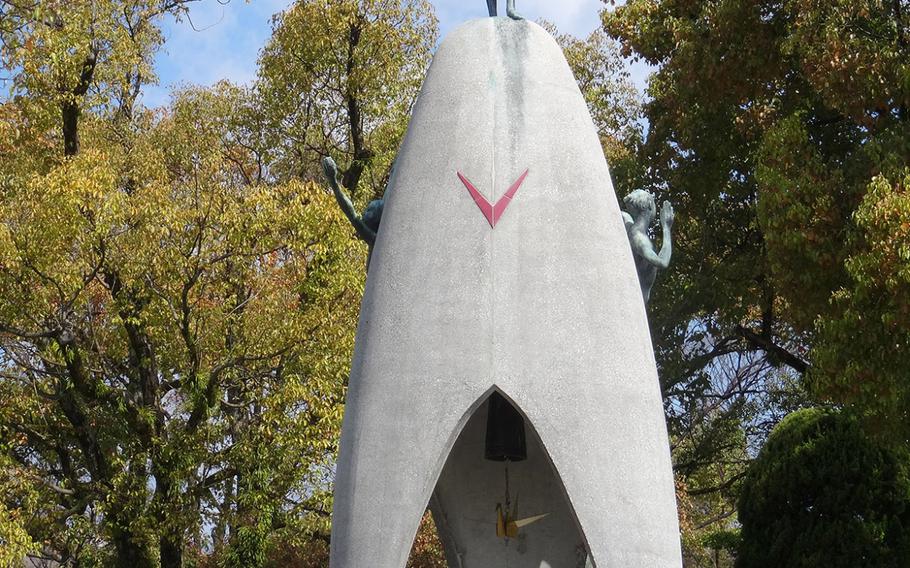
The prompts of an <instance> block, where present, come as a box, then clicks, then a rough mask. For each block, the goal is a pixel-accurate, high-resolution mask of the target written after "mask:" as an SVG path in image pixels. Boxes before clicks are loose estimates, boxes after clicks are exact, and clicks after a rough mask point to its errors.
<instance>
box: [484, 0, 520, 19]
mask: <svg viewBox="0 0 910 568" xmlns="http://www.w3.org/2000/svg"><path fill="white" fill-rule="evenodd" d="M487 10H489V11H490V16H491V17H496V0H487ZM506 14H507V15H508V16H509V17H510V18H512V19H513V20H524V17H523V16H522V15H521V14H519V13H518V12H516V11H515V0H507V1H506Z"/></svg>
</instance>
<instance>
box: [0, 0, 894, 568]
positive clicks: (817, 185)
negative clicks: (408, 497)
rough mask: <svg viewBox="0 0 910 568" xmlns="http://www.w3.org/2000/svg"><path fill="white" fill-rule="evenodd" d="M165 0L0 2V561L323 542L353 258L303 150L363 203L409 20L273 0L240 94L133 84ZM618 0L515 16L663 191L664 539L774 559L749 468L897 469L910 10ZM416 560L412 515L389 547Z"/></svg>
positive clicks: (402, 122) (625, 171)
mask: <svg viewBox="0 0 910 568" xmlns="http://www.w3.org/2000/svg"><path fill="white" fill-rule="evenodd" d="M192 1H193V0H97V1H93V2H66V1H63V0H0V64H2V66H3V69H4V72H5V73H6V74H7V75H8V76H9V77H10V78H11V85H12V92H11V94H10V96H9V97H8V98H7V99H5V101H4V102H3V103H2V104H0V172H2V173H0V565H4V566H5V565H16V564H18V561H19V559H21V558H22V556H23V555H24V554H26V553H28V554H30V555H32V556H33V558H43V559H48V560H52V561H55V562H59V563H61V564H64V565H67V566H101V565H118V566H122V565H127V564H129V565H136V566H165V567H176V566H200V567H215V566H287V565H293V566H305V567H306V566H312V567H316V566H325V565H326V564H327V554H328V543H329V540H330V538H331V527H330V524H329V515H330V511H331V493H330V490H331V483H332V477H333V465H334V455H335V451H336V446H337V439H338V433H339V428H340V419H341V415H342V408H343V400H344V393H345V387H346V380H347V372H348V362H349V361H350V357H351V351H352V348H353V333H354V328H355V325H356V320H357V308H358V305H359V299H360V294H361V292H362V287H363V264H364V260H365V253H366V251H365V247H364V246H363V245H362V244H361V243H359V242H358V241H356V240H355V238H354V234H353V232H352V231H351V229H350V227H349V226H348V225H347V224H346V221H345V220H344V218H343V217H342V216H341V215H340V214H339V212H338V211H337V209H336V206H335V204H334V202H333V198H332V196H331V194H330V193H329V192H328V191H327V190H326V189H325V188H323V187H322V185H321V172H320V171H319V161H320V158H321V157H322V156H324V155H331V156H333V157H334V158H335V159H336V161H338V163H339V164H340V166H341V170H342V177H343V179H342V181H343V184H344V185H345V187H346V189H347V190H348V192H349V193H350V194H351V195H352V196H353V198H354V200H355V201H356V202H357V204H358V205H359V206H360V207H363V206H364V205H365V204H366V203H367V202H369V201H370V200H371V199H374V198H376V197H379V196H380V195H381V194H382V193H383V191H384V188H385V185H386V182H387V180H388V177H389V173H390V170H391V168H392V165H393V163H394V159H395V153H396V151H397V148H398V146H399V144H400V141H401V138H402V136H403V135H404V132H405V129H406V127H407V120H408V117H409V115H410V111H411V107H412V105H413V103H414V100H415V97H416V95H417V92H418V89H419V87H420V84H421V81H422V79H423V75H424V72H425V69H426V67H427V65H428V64H429V61H430V58H431V56H432V53H433V51H434V49H435V47H436V45H437V42H438V39H439V38H438V33H437V22H436V18H435V16H434V12H433V8H432V6H431V5H430V4H429V3H428V2H427V1H426V0H297V1H296V2H294V3H293V4H292V5H291V6H290V7H289V8H288V9H287V10H286V11H284V12H281V13H280V14H277V15H276V16H275V18H274V20H273V34H272V38H271V39H270V41H269V42H268V43H267V45H266V46H265V47H264V49H263V51H262V52H261V58H260V64H259V73H258V76H257V78H256V80H255V81H254V82H253V83H252V84H251V85H249V86H243V87H241V86H236V85H231V84H228V83H221V84H218V85H216V86H214V87H211V88H192V87H188V88H183V89H181V90H178V91H176V92H175V93H174V95H173V97H172V100H171V102H170V104H169V105H167V106H166V107H163V108H155V109H149V108H145V107H143V106H142V105H141V104H140V102H139V101H141V94H142V93H143V89H144V88H145V87H146V86H147V85H149V84H150V83H153V82H154V81H155V80H156V78H155V69H154V65H153V63H152V62H153V59H154V56H155V55H156V54H157V53H158V52H159V51H160V49H161V48H162V45H163V42H164V36H163V35H162V33H161V29H160V25H161V21H162V18H163V17H165V16H168V15H169V16H172V17H176V18H177V19H178V20H181V19H185V18H186V17H187V14H188V12H187V6H188V4H190V3H191V2H192ZM613 4H614V3H613V2H605V7H604V11H603V12H602V22H600V23H601V24H602V26H598V27H599V28H601V29H597V30H596V31H595V32H593V33H592V34H591V35H590V36H588V37H586V38H576V37H573V36H571V35H567V34H562V33H560V32H559V31H558V30H557V29H556V28H555V27H554V26H552V25H551V24H548V23H546V22H543V25H544V26H545V27H546V28H547V29H548V30H549V31H550V32H551V33H552V34H553V35H554V37H555V38H556V40H557V42H558V43H559V44H560V46H561V47H562V48H563V50H564V52H565V54H566V58H567V60H568V62H569V64H570V66H571V68H572V70H573V72H574V73H575V75H576V78H577V79H578V83H579V88H580V89H581V92H582V94H583V95H584V97H585V100H586V101H587V103H588V106H589V109H590V110H591V114H592V118H593V119H594V123H595V125H596V127H597V129H598V131H599V133H600V138H601V142H602V145H603V147H604V152H605V154H606V155H607V158H608V160H609V162H610V165H611V170H612V173H613V177H614V183H615V186H616V188H617V193H618V194H619V197H622V196H623V195H625V194H626V193H628V192H630V191H631V190H633V189H639V188H641V189H648V190H650V191H652V192H653V193H655V194H656V196H657V197H658V199H665V198H667V199H670V200H671V201H673V203H674V204H675V206H676V208H677V212H678V215H677V223H676V231H677V235H676V237H677V243H678V244H677V247H676V257H675V259H674V263H673V267H672V268H671V270H669V271H667V272H666V273H665V274H663V275H662V276H661V278H660V280H659V283H658V286H657V287H656V288H655V291H654V294H653V296H652V302H651V305H650V310H649V311H650V318H651V327H652V332H653V336H654V346H655V352H656V355H657V359H658V364H659V367H660V375H661V380H662V389H663V393H664V397H665V411H666V415H667V420H668V427H669V430H670V435H671V443H672V451H673V460H674V467H675V471H676V476H677V497H678V501H679V509H680V525H681V528H682V538H683V544H684V552H685V563H686V565H687V566H699V567H701V566H706V567H708V566H710V567H714V568H718V567H720V566H733V564H734V562H737V556H738V557H739V560H738V561H739V562H740V563H741V564H740V565H743V566H746V565H773V564H774V563H775V562H777V561H776V560H775V561H773V562H772V561H771V560H768V558H770V557H768V556H762V555H766V554H770V552H769V551H770V550H771V548H769V547H768V546H766V545H764V544H763V545H754V543H755V542H757V541H755V535H757V534H761V535H766V536H768V535H770V536H768V538H772V537H774V536H773V535H775V534H776V535H778V536H777V537H774V538H784V537H782V536H780V535H786V534H787V532H788V530H790V529H788V528H786V527H784V528H781V524H780V523H779V522H778V521H779V519H777V518H774V515H763V514H761V513H760V509H761V506H762V505H763V504H767V502H766V501H763V500H762V498H761V497H760V496H757V495H756V494H755V491H756V490H755V489H754V487H757V486H758V485H760V484H761V483H771V482H769V481H767V480H768V479H772V478H773V479H778V478H774V477H773V475H772V474H771V473H769V470H768V467H769V466H768V465H767V464H768V463H803V462H800V461H799V460H801V459H806V456H810V455H812V456H814V455H815V454H812V452H813V451H816V450H818V448H822V447H824V448H827V449H826V450H825V452H824V453H825V456H820V457H818V459H817V460H816V459H814V458H813V460H812V465H817V466H818V467H822V466H823V465H824V463H826V462H824V461H823V459H822V457H830V456H832V455H838V456H840V461H839V462H836V463H829V464H828V466H825V467H829V469H826V470H825V471H827V472H829V473H831V475H830V476H829V477H824V476H815V477H812V478H800V479H802V481H803V482H804V484H803V485H800V486H799V492H800V494H802V495H810V494H813V493H812V492H813V491H822V490H823V489H828V488H831V487H835V486H836V482H837V480H836V479H834V477H835V475H834V474H835V473H838V472H840V473H844V474H846V473H848V472H849V471H852V470H850V469H849V468H847V466H846V465H845V464H866V463H872V464H873V465H874V467H872V466H870V467H872V469H871V470H870V471H871V472H872V473H873V474H870V475H867V476H864V478H863V479H862V480H861V481H862V482H863V483H865V484H867V487H868V492H867V493H864V495H888V496H889V497H888V498H889V499H890V498H891V497H894V496H895V495H897V493H900V492H901V491H903V489H899V488H900V487H903V485H901V483H903V481H905V472H904V473H900V472H902V471H903V470H902V469H901V467H903V466H900V467H898V466H897V465H895V466H894V468H892V469H891V470H888V471H891V472H892V473H894V475H891V474H890V473H888V475H891V476H890V477H888V475H885V473H887V472H886V469H887V468H885V466H884V465H882V466H881V467H879V465H881V464H884V463H885V462H886V461H887V463H889V464H897V463H899V462H900V460H899V459H898V458H894V459H892V458H890V457H887V456H900V455H903V454H902V453H901V452H902V451H903V450H904V449H905V446H906V443H907V442H906V440H907V435H908V433H910V431H908V429H907V424H910V421H908V418H910V416H908V412H910V386H908V381H907V372H906V369H907V368H910V360H908V355H907V353H908V350H907V345H908V343H910V304H908V300H907V298H910V294H908V291H910V290H908V282H910V197H908V191H910V190H908V188H910V126H908V124H910V120H908V110H907V109H908V106H910V66H908V61H910V57H908V55H910V54H908V46H907V42H908V37H910V36H908V33H910V16H908V12H910V3H908V2H907V0H860V1H853V0H833V1H830V0H825V1H822V0H707V1H699V2H696V1H692V0H628V1H627V2H625V3H624V4H623V5H622V6H619V7H616V6H614V5H613ZM624 56H629V57H634V58H639V59H641V60H644V61H645V62H647V63H649V64H650V65H652V66H653V68H654V69H655V72H654V74H653V75H652V77H651V79H650V82H649V88H648V92H647V94H646V95H645V96H642V94H641V93H638V92H636V89H635V87H634V86H633V85H632V83H631V81H630V78H629V74H628V71H627V66H626V65H625V62H624V61H623V57H624ZM819 405H824V406H836V407H838V408H840V409H841V410H839V411H837V412H834V411H831V410H826V409H823V410H811V411H808V412H800V413H798V414H796V416H794V417H792V418H791V419H788V420H787V421H786V422H785V423H784V424H783V425H782V426H781V427H780V428H779V429H778V430H775V434H774V436H772V438H771V442H770V443H769V445H768V446H767V447H766V448H765V450H762V448H763V447H764V446H765V441H766V439H767V438H768V436H769V433H770V432H771V431H772V429H773V428H774V427H775V426H776V425H777V424H778V423H779V422H780V421H781V420H782V419H783V418H784V417H785V416H787V415H788V414H790V413H791V412H793V411H795V410H798V409H800V408H803V407H807V406H819ZM831 424H837V426H831ZM829 426H830V428H829ZM866 437H870V438H872V441H867V440H866ZM775 440H777V441H776V442H775ZM800 440H802V441H800ZM807 440H808V441H807ZM826 444H827V445H826ZM819 451H820V450H819ZM807 452H808V453H807ZM838 452H840V453H838ZM756 456H760V457H759V459H758V461H757V462H756V463H755V464H753V462H754V460H755V458H756ZM769 456H771V457H769ZM794 460H795V461H794ZM870 460H871V461H870ZM875 460H879V461H875ZM882 460H885V461H882ZM888 460H891V461H888ZM900 463H903V462H900ZM875 464H878V465H875ZM807 467H808V466H807ZM888 467H891V466H888ZM839 468H842V469H839ZM775 471H776V470H775ZM778 473H779V472H778ZM879 473H881V474H882V475H878V474H879ZM902 476H903V477H902ZM787 479H790V480H791V481H792V479H793V477H792V476H791V477H790V478H787ZM902 480H903V481H902ZM787 483H789V482H777V481H775V482H774V483H773V485H774V487H773V489H774V490H780V491H785V490H788V489H787V488H788V487H789V489H791V490H793V491H796V490H795V489H793V487H794V486H793V485H792V484H791V485H787ZM858 483H859V481H858ZM750 484H751V485H750ZM889 488H890V489H889ZM888 491H891V493H888ZM762 492H763V494H765V493H766V494H768V495H770V494H772V489H768V490H767V492H765V491H764V490H762ZM895 492H897V493H895ZM900 494H901V495H903V493H900ZM779 496H785V494H784V493H780V494H779ZM898 497H899V496H898ZM781 498H782V499H783V498H785V497H781ZM901 498H903V497H901ZM892 501H893V502H899V501H900V500H899V499H897V501H894V500H892ZM892 501H888V502H889V503H891V502H892ZM870 503H872V504H870V505H868V508H869V511H870V514H869V518H872V517H874V513H882V514H884V512H885V509H886V508H887V507H886V506H885V505H882V504H881V503H884V501H881V502H879V501H870ZM888 507H890V505H888ZM901 510H902V509H901ZM756 511H759V512H758V513H756ZM794 514H796V515H797V517H798V516H799V514H803V515H804V514H805V510H803V511H802V513H800V511H794ZM888 514H889V515H890V514H891V513H888ZM903 514H904V513H901V512H900V511H898V510H897V509H894V511H893V515H892V516H891V517H888V518H889V519H901V521H900V522H904V521H903V520H902V519H903V518H904V517H902V516H901V515H903ZM888 522H891V521H888ZM740 523H742V533H740ZM889 526H890V525H889ZM819 530H821V529H819ZM889 530H890V529H889ZM883 531H884V529H883ZM791 532H792V531H791ZM884 532H887V531H884ZM884 532H882V531H879V533H880V534H884ZM879 533H876V534H879ZM830 534H844V533H837V532H836V531H835V532H832V533H830ZM873 540H874V539H873ZM879 541H880V542H884V541H883V540H881V539H879ZM763 542H764V541H763ZM824 542H825V541H824V540H818V541H816V544H814V545H812V546H815V547H816V548H819V547H820V546H821V547H824V546H827V545H824V544H822V545H819V544H817V543H824ZM877 542H878V541H877ZM895 542H897V541H888V544H887V546H889V547H897V548H894V549H895V550H897V549H900V546H903V545H901V544H899V543H898V544H895ZM800 546H805V547H808V548H804V549H800V550H801V552H800V554H803V555H806V556H807V557H811V555H812V554H814V552H812V550H810V548H811V547H810V546H809V544H805V543H804V544H800ZM813 550H815V549H813ZM901 550H902V549H901ZM816 552H817V551H816ZM822 552H823V551H822ZM750 559H751V560H750ZM756 559H758V560H756ZM750 561H754V562H757V564H754V563H753V564H748V562H750ZM762 562H764V564H762ZM780 562H783V560H781V561H780ZM442 565H444V561H443V559H442V552H441V549H440V546H439V543H438V540H437V539H436V538H435V531H434V528H433V524H432V520H431V519H429V517H427V518H426V519H425V520H424V523H423V525H422V526H421V529H420V532H419V534H418V536H417V539H416V540H415V545H414V551H413V554H412V558H411V563H410V566H413V567H414V568H428V567H431V566H442Z"/></svg>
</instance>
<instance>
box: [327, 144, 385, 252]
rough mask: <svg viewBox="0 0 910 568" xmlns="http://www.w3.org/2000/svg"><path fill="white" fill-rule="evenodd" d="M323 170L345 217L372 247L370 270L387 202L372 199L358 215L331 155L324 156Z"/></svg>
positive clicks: (358, 234)
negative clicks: (340, 181)
mask: <svg viewBox="0 0 910 568" xmlns="http://www.w3.org/2000/svg"><path fill="white" fill-rule="evenodd" d="M322 171H323V173H325V177H326V180H327V181H328V182H329V187H331V188H332V193H334V194H335V201H337V202H338V206H339V207H341V210H342V211H343V212H344V215H345V217H347V218H348V221H350V222H351V225H352V226H353V227H354V230H355V231H356V232H357V236H358V237H360V239H361V240H362V241H363V242H365V243H366V244H367V246H368V247H369V248H370V253H369V255H370V256H368V257H367V270H369V269H370V257H372V255H373V245H375V244H376V234H377V233H378V232H379V225H380V223H381V222H382V209H383V207H384V206H385V202H384V201H383V200H382V199H376V200H374V201H371V202H370V204H369V205H367V208H366V209H364V211H363V214H362V215H358V214H357V210H356V209H355V208H354V204H353V203H351V199H350V198H349V197H348V196H347V194H345V192H344V190H343V189H341V184H339V183H338V166H337V165H336V164H335V160H333V159H332V158H330V157H325V158H323V159H322Z"/></svg>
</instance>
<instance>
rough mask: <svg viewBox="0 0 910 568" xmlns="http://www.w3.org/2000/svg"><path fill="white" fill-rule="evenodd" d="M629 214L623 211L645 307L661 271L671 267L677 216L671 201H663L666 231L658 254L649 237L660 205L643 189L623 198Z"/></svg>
mask: <svg viewBox="0 0 910 568" xmlns="http://www.w3.org/2000/svg"><path fill="white" fill-rule="evenodd" d="M623 205H625V207H626V210H627V211H628V213H626V212H623V218H624V219H625V223H626V231H627V232H628V235H629V244H630V245H631V247H632V256H633V257H634V258H635V269H636V270H637V271H638V282H639V284H640V285H641V295H642V297H643V298H644V300H645V304H647V303H648V300H649V299H650V298H651V288H652V287H653V286H654V280H655V279H656V278H657V271H658V269H666V268H667V267H668V266H670V257H671V256H672V255H673V236H672V229H673V221H674V217H675V214H674V213H673V206H672V205H670V202H669V201H664V204H663V207H662V208H661V210H660V224H661V227H662V228H663V244H662V245H661V247H660V252H655V250H654V245H652V244H651V239H650V238H649V237H648V229H649V228H650V226H651V221H653V220H654V216H655V215H656V214H657V204H656V203H655V202H654V196H653V195H651V194H650V193H648V192H647V191H644V190H642V189H637V190H635V191H633V192H632V193H630V194H629V195H627V196H626V197H625V199H623Z"/></svg>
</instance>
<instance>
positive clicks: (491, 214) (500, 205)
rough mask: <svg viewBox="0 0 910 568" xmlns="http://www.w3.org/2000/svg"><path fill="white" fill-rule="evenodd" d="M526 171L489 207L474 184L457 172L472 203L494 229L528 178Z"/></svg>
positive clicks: (488, 203)
mask: <svg viewBox="0 0 910 568" xmlns="http://www.w3.org/2000/svg"><path fill="white" fill-rule="evenodd" d="M528 171H529V170H525V173H523V174H521V177H519V178H518V181H516V182H515V183H513V184H512V187H510V188H509V191H507V192H506V193H505V195H503V196H502V197H501V198H500V199H499V201H497V202H496V205H491V204H490V202H489V201H487V199H486V198H485V197H484V196H483V195H481V194H480V192H479V191H477V188H476V187H474V184H473V183H471V182H470V180H468V178H466V177H464V175H463V174H462V173H461V172H458V179H460V180H461V183H463V184H464V186H465V187H466V188H468V193H470V194H471V197H473V198H474V203H476V204H477V206H478V207H480V212H481V213H483V216H484V217H486V218H487V221H489V222H490V227H493V228H494V229H495V228H496V223H498V222H499V219H500V218H502V214H503V213H505V211H506V208H507V207H508V206H509V204H510V203H512V198H513V197H515V194H516V193H518V188H520V187H521V184H522V183H524V181H525V178H526V177H528Z"/></svg>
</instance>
